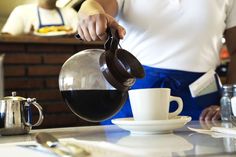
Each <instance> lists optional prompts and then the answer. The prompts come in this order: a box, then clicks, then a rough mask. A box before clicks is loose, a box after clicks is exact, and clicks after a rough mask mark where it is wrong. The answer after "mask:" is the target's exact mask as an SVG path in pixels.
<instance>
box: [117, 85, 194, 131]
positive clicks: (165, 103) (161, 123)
mask: <svg viewBox="0 0 236 157" xmlns="http://www.w3.org/2000/svg"><path fill="white" fill-rule="evenodd" d="M128 93H129V99H130V105H131V109H132V113H133V117H128V118H117V119H112V123H113V124H115V125H117V126H118V127H120V128H122V129H124V130H127V131H130V132H131V134H135V135H151V134H165V133H172V132H173V131H174V130H175V129H178V128H182V127H183V126H184V125H186V124H187V123H188V122H190V121H191V119H192V118H191V117H190V116H180V115H179V114H180V113H181V111H182V109H183V101H182V99H181V98H180V97H176V96H171V94H170V93H171V92H170V89H169V88H148V89H133V90H129V92H128ZM172 101H176V102H177V104H178V107H177V109H176V110H175V111H174V112H169V108H170V105H171V103H170V102H172Z"/></svg>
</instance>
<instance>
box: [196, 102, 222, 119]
mask: <svg viewBox="0 0 236 157" xmlns="http://www.w3.org/2000/svg"><path fill="white" fill-rule="evenodd" d="M199 120H200V121H215V120H220V106H218V105H212V106H209V107H207V108H205V109H204V110H203V111H202V113H201V115H200V117H199Z"/></svg>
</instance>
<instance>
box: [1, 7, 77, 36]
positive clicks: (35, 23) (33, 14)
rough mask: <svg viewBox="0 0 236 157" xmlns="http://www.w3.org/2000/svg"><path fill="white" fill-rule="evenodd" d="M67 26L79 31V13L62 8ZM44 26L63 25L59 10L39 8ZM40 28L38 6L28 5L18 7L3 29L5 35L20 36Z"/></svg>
mask: <svg viewBox="0 0 236 157" xmlns="http://www.w3.org/2000/svg"><path fill="white" fill-rule="evenodd" d="M60 11H61V14H62V17H63V19H64V22H65V25H67V26H71V27H72V28H73V30H74V31H76V30H77V24H78V16H77V12H76V11H75V10H74V9H72V8H60ZM39 12H40V17H41V20H42V24H44V25H47V24H61V22H62V21H61V18H60V15H59V14H58V12H57V10H56V9H54V10H47V9H43V8H39ZM31 27H33V30H37V29H38V28H39V19H38V13H37V5H35V4H26V5H21V6H17V7H16V8H15V9H14V10H13V11H12V12H11V14H10V16H9V18H8V20H7V22H6V23H5V25H4V26H3V28H2V32H3V33H10V34H12V35H19V34H24V33H29V32H30V30H31Z"/></svg>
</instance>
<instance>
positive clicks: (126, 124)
mask: <svg viewBox="0 0 236 157" xmlns="http://www.w3.org/2000/svg"><path fill="white" fill-rule="evenodd" d="M191 119H192V118H191V117H189V116H176V117H174V118H172V119H168V120H153V121H134V119H133V118H118V119H112V123H113V124H115V125H117V126H119V127H120V128H122V129H124V130H128V131H130V132H131V133H132V134H160V133H162V134H163V133H170V132H172V131H173V130H174V129H178V128H181V127H183V126H184V125H185V124H187V123H188V122H189V121H191Z"/></svg>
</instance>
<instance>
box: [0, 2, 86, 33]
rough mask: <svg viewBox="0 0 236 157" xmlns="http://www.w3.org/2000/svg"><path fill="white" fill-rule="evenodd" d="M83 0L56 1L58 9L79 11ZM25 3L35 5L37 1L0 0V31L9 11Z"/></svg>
mask: <svg viewBox="0 0 236 157" xmlns="http://www.w3.org/2000/svg"><path fill="white" fill-rule="evenodd" d="M83 1H84V0H57V6H58V7H73V8H74V9H75V10H79V8H80V4H81V3H82V2H83ZM27 3H37V0H7V1H6V0H1V1H0V29H1V28H2V27H3V25H4V23H5V22H6V20H7V18H8V16H9V15H10V13H11V11H12V10H13V9H14V8H15V7H16V6H18V5H21V4H27Z"/></svg>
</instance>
